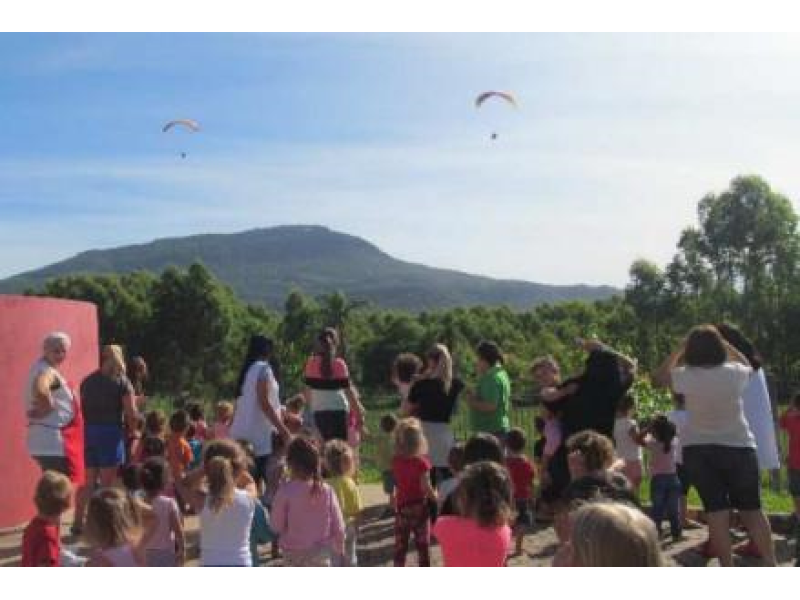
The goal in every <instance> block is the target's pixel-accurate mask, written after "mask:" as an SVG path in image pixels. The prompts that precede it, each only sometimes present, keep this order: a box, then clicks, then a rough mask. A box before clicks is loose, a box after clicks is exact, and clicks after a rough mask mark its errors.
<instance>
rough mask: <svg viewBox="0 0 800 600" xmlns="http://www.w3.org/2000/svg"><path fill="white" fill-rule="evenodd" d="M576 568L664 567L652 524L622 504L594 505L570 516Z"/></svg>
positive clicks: (656, 535)
mask: <svg viewBox="0 0 800 600" xmlns="http://www.w3.org/2000/svg"><path fill="white" fill-rule="evenodd" d="M571 545H572V552H573V564H574V566H576V567H663V566H664V558H663V556H662V555H661V548H660V546H659V543H658V533H657V532H656V528H655V525H653V521H652V520H651V519H650V518H648V517H647V516H646V515H645V514H644V513H643V512H642V511H640V510H637V509H635V508H632V507H630V506H627V505H625V504H614V503H605V502H595V503H591V504H587V505H585V506H583V507H581V508H579V509H578V510H577V511H575V512H574V513H573V514H572V544H571Z"/></svg>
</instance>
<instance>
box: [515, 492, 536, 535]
mask: <svg viewBox="0 0 800 600" xmlns="http://www.w3.org/2000/svg"><path fill="white" fill-rule="evenodd" d="M514 503H515V504H516V507H517V520H516V521H515V522H514V526H515V527H519V528H526V527H532V526H533V511H531V501H530V500H525V499H521V498H517V499H516V500H514Z"/></svg>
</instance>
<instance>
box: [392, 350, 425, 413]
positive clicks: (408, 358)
mask: <svg viewBox="0 0 800 600" xmlns="http://www.w3.org/2000/svg"><path fill="white" fill-rule="evenodd" d="M421 372H422V360H420V358H419V357H418V356H417V355H416V354H412V353H410V352H404V353H403V354H400V355H399V356H398V357H397V358H395V359H394V362H393V363H392V372H391V380H392V385H394V386H395V388H397V393H398V394H399V395H400V412H401V413H402V414H410V410H411V405H410V404H409V402H408V392H409V391H410V390H411V384H412V383H414V380H415V379H416V378H417V377H418V376H419V374H420V373H421Z"/></svg>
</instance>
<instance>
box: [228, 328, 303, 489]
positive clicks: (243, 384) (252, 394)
mask: <svg viewBox="0 0 800 600" xmlns="http://www.w3.org/2000/svg"><path fill="white" fill-rule="evenodd" d="M273 351H274V344H273V343H272V340H270V339H269V338H267V337H265V336H263V335H254V336H253V337H251V338H250V344H249V345H248V347H247V355H246V356H245V359H244V362H243V363H242V368H241V370H240V371H239V379H238V381H237V383H236V393H237V395H238V399H237V401H236V410H235V412H234V414H233V421H232V423H231V429H230V435H231V437H232V438H233V439H235V440H245V441H247V442H249V443H251V444H252V445H253V453H254V455H255V461H254V462H255V464H254V468H253V474H254V478H255V480H256V485H257V486H258V485H260V483H261V481H264V482H266V474H267V464H268V462H269V457H270V455H271V454H272V435H273V434H274V433H276V432H277V433H278V434H279V435H280V436H281V437H282V438H283V439H284V440H288V439H289V438H290V437H291V435H290V433H289V431H288V430H287V429H286V426H285V425H284V424H283V420H282V419H281V417H280V397H279V393H280V389H279V387H278V381H277V379H276V378H275V375H274V373H273V372H272V368H271V367H270V364H269V361H270V358H271V357H272V354H273Z"/></svg>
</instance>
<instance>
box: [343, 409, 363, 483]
mask: <svg viewBox="0 0 800 600" xmlns="http://www.w3.org/2000/svg"><path fill="white" fill-rule="evenodd" d="M360 404H361V403H360V401H359V405H360ZM365 414H366V410H364V407H363V406H362V407H361V410H358V411H356V410H351V411H350V412H349V413H348V415H347V443H348V444H349V445H350V448H351V449H352V450H353V464H354V469H353V477H354V478H355V480H356V481H358V471H359V468H360V464H361V454H360V452H359V448H360V447H361V440H362V439H363V438H364V434H365V433H366V431H367V429H366V424H365V423H364V415H365Z"/></svg>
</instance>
